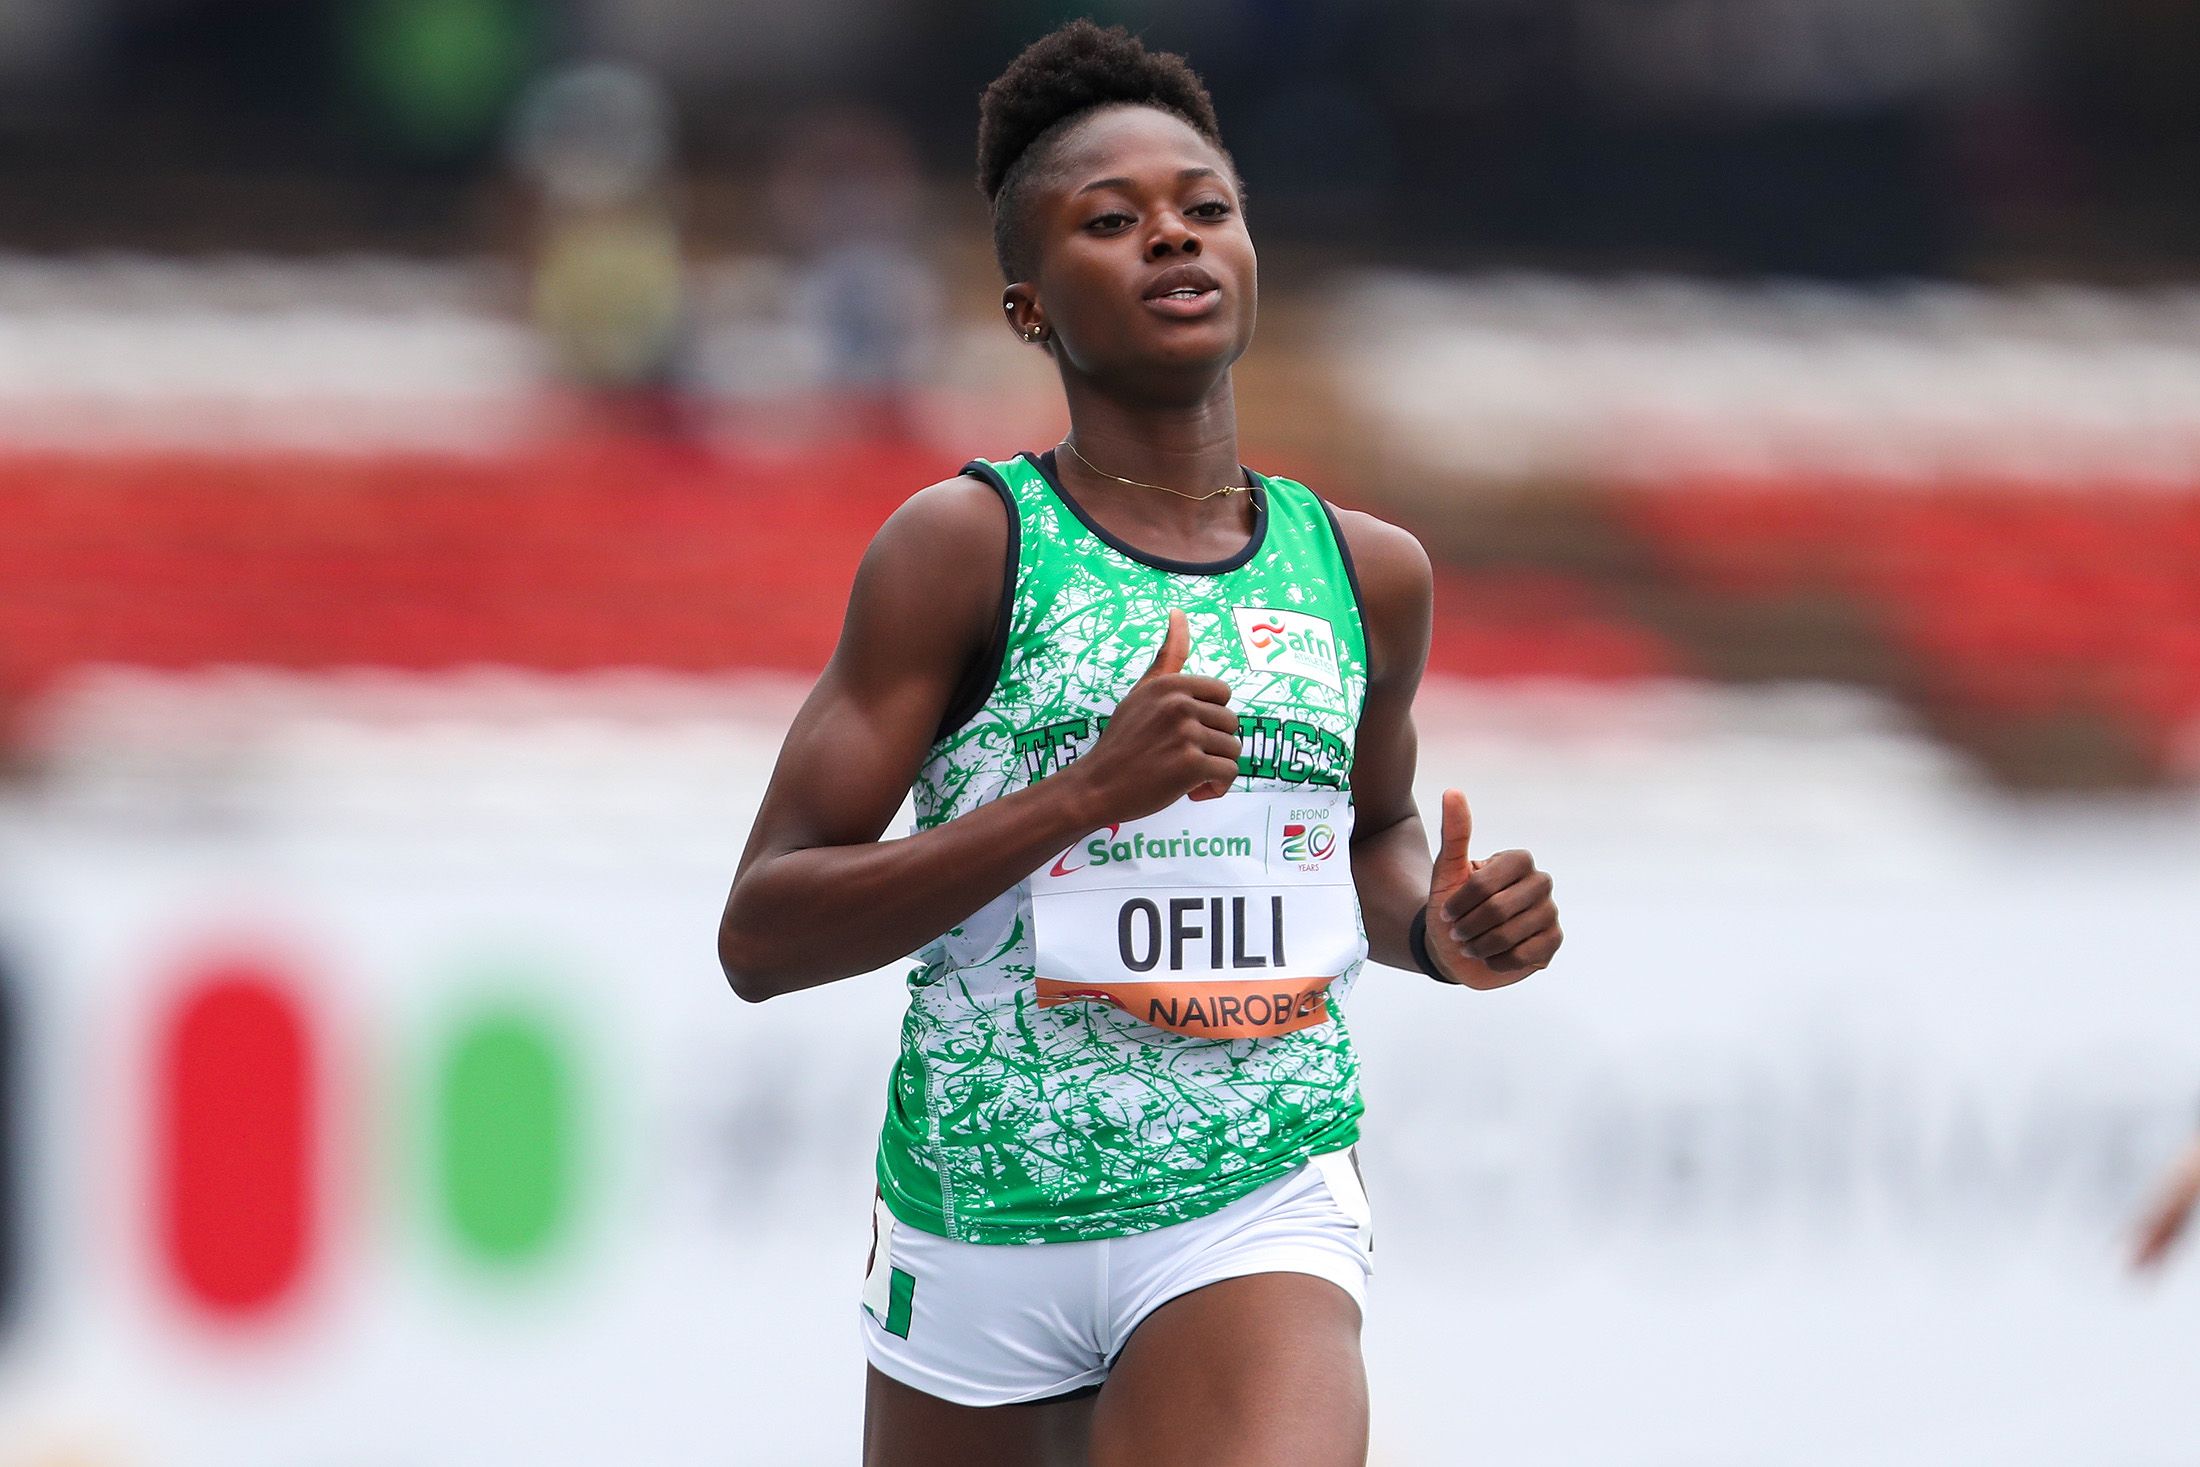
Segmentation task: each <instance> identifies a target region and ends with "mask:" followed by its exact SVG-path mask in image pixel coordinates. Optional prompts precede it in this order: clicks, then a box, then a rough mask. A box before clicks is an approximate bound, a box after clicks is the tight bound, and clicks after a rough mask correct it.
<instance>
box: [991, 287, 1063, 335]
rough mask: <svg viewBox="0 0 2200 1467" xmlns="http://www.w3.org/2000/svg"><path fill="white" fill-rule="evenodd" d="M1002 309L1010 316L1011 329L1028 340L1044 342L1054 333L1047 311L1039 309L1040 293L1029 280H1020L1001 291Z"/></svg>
mask: <svg viewBox="0 0 2200 1467" xmlns="http://www.w3.org/2000/svg"><path fill="white" fill-rule="evenodd" d="M1001 310H1002V312H1003V313H1004V314H1006V315H1007V317H1008V325H1009V329H1010V330H1011V331H1014V332H1015V333H1016V334H1017V335H1018V336H1021V337H1022V338H1023V339H1024V340H1026V341H1029V342H1033V343H1042V342H1044V341H1045V340H1046V339H1047V337H1048V336H1049V335H1051V334H1052V333H1051V332H1050V330H1049V329H1048V327H1047V321H1046V312H1044V311H1042V310H1040V309H1039V293H1038V292H1037V291H1036V290H1034V289H1032V287H1031V283H1030V282H1029V281H1023V280H1019V281H1017V282H1016V283H1015V284H1014V285H1011V286H1010V287H1008V289H1006V290H1004V291H1002V292H1001Z"/></svg>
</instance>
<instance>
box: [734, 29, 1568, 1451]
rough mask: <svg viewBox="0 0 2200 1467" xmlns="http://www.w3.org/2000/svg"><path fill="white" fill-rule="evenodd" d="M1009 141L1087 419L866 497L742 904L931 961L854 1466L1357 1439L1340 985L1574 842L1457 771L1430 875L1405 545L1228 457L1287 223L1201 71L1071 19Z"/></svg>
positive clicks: (767, 983)
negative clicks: (1479, 831) (865, 532)
mask: <svg viewBox="0 0 2200 1467" xmlns="http://www.w3.org/2000/svg"><path fill="white" fill-rule="evenodd" d="M978 150H979V172H980V177H981V180H982V182H983V186H984V189H985V192H986V193H987V195H988V196H989V197H990V198H991V199H992V203H993V221H994V239H995V244H996V248H997V251H998V253H999V256H1000V262H1001V266H1002V269H1003V272H1004V273H1005V275H1006V277H1007V279H1008V281H1009V282H1010V283H1009V285H1008V288H1007V289H1006V290H1005V291H1004V292H1003V295H1002V304H1003V306H1004V308H1005V309H1004V312H1003V314H1004V315H1005V316H1006V317H1007V321H1008V324H1009V326H1010V328H1011V329H1013V330H1015V331H1016V332H1017V333H1018V334H1019V335H1021V336H1022V337H1023V339H1024V340H1025V341H1027V342H1029V343H1031V345H1032V346H1033V347H1034V348H1036V349H1038V350H1041V351H1044V352H1046V353H1047V354H1048V355H1049V356H1051V357H1052V358H1053V361H1054V364H1055V367H1056V369H1057V370H1058V371H1059V372H1060V374H1061V378H1062V389H1063V392H1064V394H1065V395H1066V396H1067V398H1068V402H1069V417H1070V423H1071V430H1070V433H1069V436H1068V437H1066V438H1065V439H1063V441H1062V442H1061V443H1060V444H1059V445H1058V447H1059V449H1060V452H1059V453H1055V452H1052V451H1049V452H1046V453H1042V454H1039V455H1037V456H1033V455H1031V454H1028V453H1027V454H1024V455H1021V456H1019V457H1017V458H1015V459H1012V460H1008V461H1003V462H987V461H984V460H979V461H976V462H973V463H972V464H970V465H969V466H968V467H967V468H966V469H965V470H964V471H963V474H962V475H961V476H960V477H957V478H954V479H950V480H947V481H946V482H944V483H940V484H934V485H932V486H931V487H930V488H927V489H925V490H923V491H921V492H920V493H918V494H916V495H915V496H914V497H912V498H911V499H910V500H909V501H908V502H907V503H906V504H904V505H903V506H902V507H901V508H900V509H899V510H897V511H896V512H895V513H894V514H893V516H892V517H891V518H890V519H889V520H888V521H887V523H886V524H885V526H884V527H883V528H882V529H881V530H880V531H879V534H878V537H877V539H876V540H875V541H874V542H873V543H872V545H871V547H870V549H869V551H868V552H867V553H866V554H865V556H864V559H863V562H862V565H861V567H860V569H859V570H858V571H857V573H856V581H855V586H854V590H853V593H852V595H851V597H850V600H849V605H848V614H847V621H846V625H845V627H844V629H843V631H842V634H841V639H840V644H839V647H838V649H837V650H836V651H835V652H834V654H833V658H832V661H831V663H830V664H829V665H828V666H827V668H826V669H825V672H824V675H823V676H822V677H821V678H820V679H819V681H818V684H817V686H816V688H815V690H814V691H813V692H812V693H811V694H810V697H809V700H808V702H807V703H806V704H805V705H804V706H803V708H802V711H801V713H800V714H799V715H798V716H797V717H796V719H795V721H794V724H793V727H792V729H791V730H790V731H789V733H788V735H787V742H786V746H785V748H784V749H783V750H782V752H781V755H780V759H779V763H778V767H777V769H776V770H775V771H774V773H773V775H772V780H771V785H770V788H769V790H768V791H767V792H766V794H765V797H764V802H763V806H762V809H761V810H760V812H759V813H758V816H757V820H756V826H755V830H754V832H753V833H752V835H751V836H750V839H749V843H748V847H747V849H746V851H745V852H744V853H743V855H742V858H741V864H740V871H739V873H738V875H737V876H736V877H735V879H734V884H733V891H732V894H731V896H730V897H729V898H728V900H727V906H726V913H725V919H724V922H723V924H722V926H721V929H720V933H719V952H720V958H721V960H722V962H723V964H724V967H725V970H726V973H727V976H728V978H729V979H730V980H731V982H732V984H733V986H734V989H735V991H737V992H738V993H739V994H740V995H741V996H742V997H743V998H747V999H751V1000H757V999H764V998H769V997H772V996H775V995H778V994H783V993H791V992H793V991H795V990H797V989H802V988H809V987H812V986H815V985H817V984H821V983H830V982H833V981H835V980H837V979H841V978H846V977H849V976H850V975H852V974H857V973H865V972H869V971H871V970H872V969H875V968H877V967H879V966H881V965H882V964H885V963H889V962H892V961H894V960H895V959H897V958H900V957H903V956H904V955H906V954H908V953H911V952H917V953H918V965H917V967H916V969H915V971H914V972H913V973H912V974H911V975H910V978H909V1010H908V1016H907V1019H906V1021H905V1023H904V1025H903V1030H902V1051H901V1058H900V1060H899V1062H898V1063H897V1065H896V1067H895V1069H894V1073H893V1077H892V1081H891V1084H890V1085H889V1087H888V1095H887V1112H886V1123H885V1127H884V1130H883V1133H882V1136H881V1139H880V1147H879V1157H878V1185H879V1202H878V1206H877V1209H876V1212H875V1216H874V1219H873V1228H874V1232H873V1242H872V1253H871V1262H870V1268H869V1274H868V1277H867V1279H866V1281H865V1283H864V1287H863V1290H862V1303H863V1311H862V1315H861V1319H862V1327H863V1331H864V1337H865V1342H866V1353H867V1355H868V1357H869V1360H870V1367H871V1368H870V1373H869V1378H868V1379H869V1384H868V1391H867V1401H866V1408H867V1409H866V1416H865V1425H864V1460H865V1461H866V1462H867V1463H869V1464H872V1467H928V1464H950V1463H951V1464H955V1467H968V1464H972V1463H983V1464H988V1467H999V1464H1016V1467H1020V1464H1042V1463H1044V1464H1052V1463H1086V1462H1091V1463H1095V1464H1107V1467H1113V1464H1130V1463H1136V1464H1139V1467H1169V1464H1178V1463H1183V1464H1193V1463H1196V1464H1201V1467H1222V1464H1232V1463H1246V1464H1254V1463H1257V1464H1260V1467H1342V1464H1346V1463H1360V1462H1362V1461H1363V1460H1364V1458H1365V1455H1366V1450H1367V1394H1366V1379H1365V1374H1364V1371H1363V1368H1362V1365H1361V1359H1360V1342H1359V1327H1360V1301H1361V1299H1362V1297H1363V1296H1364V1293H1365V1286H1366V1277H1367V1272H1368V1255H1367V1243H1368V1227H1369V1225H1368V1214H1367V1204H1366V1200H1365V1197H1364V1194H1362V1192H1361V1191H1360V1188H1359V1180H1358V1177H1357V1175H1356V1173H1355V1169H1354V1166H1353V1163H1352V1160H1351V1158H1350V1155H1349V1151H1348V1148H1349V1147H1350V1146H1351V1144H1352V1142H1353V1141H1354V1139H1355V1138H1356V1137H1357V1135H1358V1122H1359V1116H1360V1109H1361V1107H1360V1099H1359V1092H1358V1085H1357V1067H1356V1064H1355V1061H1354V1059H1353V1054H1352V1048H1351V1042H1350V1039H1349V1037H1348V1035H1347V1033H1346V1029H1345V1025H1344V1018H1343V1014H1342V1013H1341V1011H1340V1009H1341V1004H1342V1001H1343V999H1344V997H1345V994H1346V991H1347V990H1348V988H1349V987H1350V985H1351V983H1352V980H1353V978H1354V977H1355V976H1356V975H1357V973H1358V971H1359V969H1360V966H1361V963H1362V960H1363V959H1364V958H1365V957H1366V956H1368V955H1369V954H1370V953H1372V955H1373V956H1374V957H1375V958H1376V959H1377V960H1378V961H1381V962H1384V963H1388V964H1391V965H1393V966H1398V967H1411V966H1419V967H1421V968H1423V969H1424V970H1426V971H1428V972H1430V973H1431V975H1432V976H1434V977H1437V978H1440V979H1443V980H1444V981H1446V982H1453V983H1459V984H1463V985H1465V986H1467V987H1470V988H1494V987H1498V986H1500V985H1503V984H1506V983H1510V982H1513V981H1515V980H1517V979H1519V978H1522V977H1524V976H1526V975H1527V974H1529V973H1532V972H1534V971H1535V970H1537V969H1539V968H1541V967H1542V966H1544V964H1546V963H1548V962H1549V961H1550V959H1551V955H1552V953H1553V952H1554V951H1555V950H1556V949H1557V947H1558V944H1559V929H1558V919H1557V910H1556V908H1555V907H1554V906H1553V905H1552V901H1551V879H1550V877H1548V876H1546V875H1545V874H1544V873H1542V872H1541V871H1538V870H1537V869H1536V868H1535V863H1534V861H1533V860H1532V858H1530V857H1529V855H1528V854H1527V853H1526V852H1524V851H1507V852H1503V853H1501V854H1498V855H1495V856H1492V857H1490V858H1489V859H1488V860H1485V861H1479V862H1476V861H1470V860H1469V859H1468V858H1467V854H1466V850H1467V838H1468V825H1467V819H1468V817H1467V806H1466V801H1465V799H1464V797H1463V796H1461V795H1460V794H1459V793H1458V792H1457V791H1447V792H1446V794H1445V796H1444V809H1443V822H1442V824H1443V830H1442V841H1441V849H1440V851H1439V853H1438V856H1437V859H1436V860H1435V862H1434V869H1433V870H1432V869H1431V861H1430V857H1429V852H1428V843H1427V837H1426V835H1425V834H1424V832H1423V829H1422V825H1421V821H1420V817H1419V815H1418V814H1417V812H1416V810H1415V808H1414V803H1413V795H1412V788H1411V785H1412V779H1413V763H1414V748H1415V738H1414V729H1413V722H1412V716H1411V707H1412V702H1413V694H1414V689H1415V687H1416V685H1417V684H1418V682H1419V680H1420V676H1421V669H1422V664H1423V662H1424V660H1425V658H1426V655H1427V650H1428V636H1429V622H1430V600H1431V591H1430V573H1429V564H1428V559H1427V557H1426V556H1425V555H1424V554H1423V552H1422V550H1421V547H1420V545H1419V543H1418V542H1417V541H1415V540H1414V538H1413V537H1412V536H1411V535H1409V534H1407V533H1405V532H1404V531H1402V530H1399V529H1396V528H1394V527H1392V526H1390V525H1387V524H1384V523H1383V522H1382V521H1380V520H1376V519H1372V518H1370V517H1368V516H1366V515H1361V514H1353V513H1349V512H1340V511H1335V510H1332V509H1331V508H1330V507H1329V506H1328V505H1326V504H1325V503H1323V502H1322V501H1321V500H1320V499H1318V498H1316V497H1315V496H1314V494H1313V493H1312V492H1311V491H1309V490H1308V489H1307V488H1306V487H1305V486H1304V485H1301V484H1298V483H1295V482H1293V481H1291V480H1289V479H1279V478H1270V477H1268V476H1266V475H1262V474H1257V473H1253V472H1251V471H1249V470H1247V469H1245V468H1243V467H1241V466H1240V464H1239V462H1238V441H1237V417H1236V412H1235V408H1234V405H1233V400H1232V396H1231V383H1230V368H1231V364H1232V363H1234V362H1236V361H1237V359H1238V357H1239V356H1240V355H1242V354H1243V353H1244V351H1245V349H1246V346H1247V344H1248V343H1249V342H1250V341H1251V340H1252V336H1253V314H1254V294H1255V289H1254V259H1253V245H1252V241H1251V239H1250V238H1249V237H1248V236H1247V234H1246V231H1245V219H1244V213H1243V204H1242V199H1241V191H1240V188H1239V183H1238V178H1237V171H1236V168H1235V166H1234V165H1233V164H1232V162H1231V159H1230V155H1229V154H1228V153H1227V152H1226V151H1224V149H1223V147H1222V143H1221V141H1220V137H1219V133H1218V130H1217V126H1216V122H1215V115H1214V108H1213V104H1212V103H1211V102H1210V101H1209V100H1208V97H1207V93H1206V90H1205V88H1204V87H1203V86H1202V85H1201V84H1200V82H1199V80H1198V78H1197V77H1196V76H1194V75H1193V73H1192V72H1191V70H1190V69H1189V68H1188V67H1187V66H1186V65H1185V64H1184V61H1183V60H1182V58H1180V57H1177V56H1173V55H1166V54H1158V55H1157V54H1152V53H1149V52H1147V51H1146V50H1145V49H1144V47H1143V46H1141V45H1140V44H1139V43H1138V42H1137V41H1136V40H1134V39H1132V38H1131V37H1130V36H1128V35H1127V34H1125V33H1124V32H1122V31H1121V30H1119V29H1117V30H1106V31H1103V30H1101V29H1099V28H1097V27H1095V26H1094V25H1092V24H1091V23H1089V22H1079V23H1076V24H1072V25H1069V26H1066V27H1064V28H1063V29H1061V30H1059V31H1057V32H1055V33H1054V34H1052V35H1050V36H1048V37H1046V38H1045V39H1043V40H1041V41H1039V42H1038V43H1037V44H1035V45H1033V46H1032V47H1031V48H1030V49H1028V50H1027V51H1025V52H1024V53H1023V55H1021V56H1019V57H1018V58H1017V59H1016V60H1015V62H1014V63H1013V64H1012V65H1010V67H1009V68H1008V70H1007V71H1006V72H1005V73H1003V74H1002V76H1001V77H1000V78H999V80H997V81H995V82H994V83H993V85H992V86H991V87H990V88H989V89H988V90H987V92H986V94H985V99H984V103H983V109H982V120H981V123H980V128H979V144H978ZM912 785H913V786H914V792H915V801H916V811H917V822H916V829H915V833H913V834H912V835H910V836H908V837H907V838H906V839H899V840H883V841H882V840H880V839H879V835H880V833H881V831H882V830H883V828H884V827H885V825H886V822H887V821H888V820H890V819H891V818H892V817H893V813H894V810H895V809H896V807H897V806H898V805H899V803H900V801H901V799H902V796H903V794H904V792H906V791H909V790H910V789H911V787H912Z"/></svg>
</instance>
